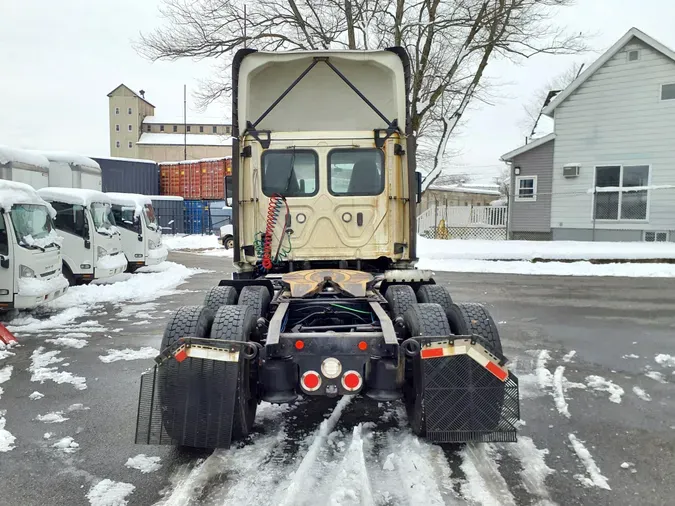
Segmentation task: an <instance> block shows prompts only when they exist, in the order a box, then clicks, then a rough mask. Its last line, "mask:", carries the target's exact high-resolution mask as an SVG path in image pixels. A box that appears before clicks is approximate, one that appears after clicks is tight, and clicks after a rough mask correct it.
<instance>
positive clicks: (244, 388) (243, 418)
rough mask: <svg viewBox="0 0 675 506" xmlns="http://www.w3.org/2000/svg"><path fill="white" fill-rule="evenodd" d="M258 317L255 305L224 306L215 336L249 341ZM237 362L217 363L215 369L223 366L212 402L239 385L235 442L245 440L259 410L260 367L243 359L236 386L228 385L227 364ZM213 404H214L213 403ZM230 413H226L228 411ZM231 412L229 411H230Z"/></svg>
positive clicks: (212, 328) (235, 408) (233, 439)
mask: <svg viewBox="0 0 675 506" xmlns="http://www.w3.org/2000/svg"><path fill="white" fill-rule="evenodd" d="M256 320H257V317H256V315H255V314H254V312H253V308H252V307H251V306H223V307H221V308H220V309H219V310H218V312H217V313H216V317H215V318H214V320H213V326H212V327H211V339H226V340H228V341H242V342H248V341H250V340H251V333H252V332H253V329H254V328H255V325H256ZM231 365H233V364H228V363H223V362H216V363H214V365H213V367H214V369H215V368H217V367H219V368H221V369H222V371H220V372H221V374H220V375H219V376H220V379H222V381H218V385H219V386H216V385H214V387H215V390H214V392H213V397H212V401H211V402H212V403H213V402H217V401H218V399H223V397H224V395H226V393H225V392H224V391H221V390H224V389H228V388H233V387H234V388H236V393H235V401H234V411H233V413H232V436H231V437H232V441H235V440H238V439H243V438H245V437H246V436H248V435H249V433H250V432H251V429H252V428H253V422H254V420H255V413H256V410H257V409H258V368H257V363H256V362H255V360H246V359H243V358H242V359H240V360H239V366H238V370H239V373H238V375H237V380H236V385H232V384H228V378H227V371H226V370H225V367H227V366H231ZM211 405H213V404H211ZM225 414H226V413H225ZM226 415H227V414H226Z"/></svg>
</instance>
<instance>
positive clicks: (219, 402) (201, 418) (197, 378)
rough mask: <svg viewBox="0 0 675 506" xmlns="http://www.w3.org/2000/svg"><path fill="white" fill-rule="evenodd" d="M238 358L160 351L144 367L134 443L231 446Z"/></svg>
mask: <svg viewBox="0 0 675 506" xmlns="http://www.w3.org/2000/svg"><path fill="white" fill-rule="evenodd" d="M202 341H206V340H202ZM228 343H231V344H233V345H241V344H242V343H232V342H228ZM188 349H189V346H188ZM201 349H204V347H201ZM233 351H235V350H230V352H233ZM179 353H180V352H179ZM242 360H246V358H244V357H243V353H242V354H240V355H239V359H238V361H223V360H214V359H210V358H204V359H202V358H187V359H185V358H184V359H183V361H180V362H179V361H178V360H176V358H174V357H170V358H167V357H164V360H161V363H159V364H157V365H155V366H154V367H153V368H152V369H150V370H148V371H146V372H145V373H143V375H142V376H141V389H140V395H139V400H138V416H137V419H136V438H135V442H136V444H149V445H174V446H186V447H191V448H229V447H230V443H231V441H232V429H233V424H234V411H235V400H236V395H237V383H238V376H239V371H240V363H241V361H242Z"/></svg>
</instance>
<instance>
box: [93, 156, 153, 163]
mask: <svg viewBox="0 0 675 506" xmlns="http://www.w3.org/2000/svg"><path fill="white" fill-rule="evenodd" d="M91 159H92V160H94V161H96V160H119V161H121V162H137V163H157V162H155V161H154V160H147V159H145V158H122V157H121V156H92V157H91Z"/></svg>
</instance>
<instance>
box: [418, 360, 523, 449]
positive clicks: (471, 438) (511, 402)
mask: <svg viewBox="0 0 675 506" xmlns="http://www.w3.org/2000/svg"><path fill="white" fill-rule="evenodd" d="M415 362H417V364H416V367H414V369H415V372H416V373H417V374H416V376H418V375H421V377H420V376H418V377H417V378H416V379H417V380H418V381H415V383H416V384H417V385H419V386H421V387H422V390H423V392H421V394H422V399H423V401H422V402H423V413H424V414H423V416H424V425H425V429H426V431H425V432H426V439H428V440H429V441H431V442H434V443H464V442H515V441H516V429H517V425H518V422H519V420H520V402H519V396H518V378H517V377H516V376H515V375H514V374H513V373H511V372H509V375H508V377H507V378H506V380H505V381H502V380H501V379H498V378H497V377H496V376H495V375H494V374H492V373H491V372H490V371H489V370H488V369H486V368H485V367H484V366H482V365H480V364H479V363H478V362H476V361H475V360H473V359H472V358H470V357H469V356H467V355H458V356H452V357H440V358H431V359H426V360H422V359H421V358H420V357H419V356H418V357H416V358H415ZM418 395H419V392H418Z"/></svg>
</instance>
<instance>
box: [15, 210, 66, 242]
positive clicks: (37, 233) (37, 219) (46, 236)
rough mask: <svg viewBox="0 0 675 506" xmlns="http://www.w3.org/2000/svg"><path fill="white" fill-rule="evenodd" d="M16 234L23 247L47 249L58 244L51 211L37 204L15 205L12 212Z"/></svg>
mask: <svg viewBox="0 0 675 506" xmlns="http://www.w3.org/2000/svg"><path fill="white" fill-rule="evenodd" d="M11 219H12V224H13V225H14V232H15V233H16V237H17V239H18V241H19V244H20V245H21V246H23V247H28V248H30V247H33V248H46V247H47V246H51V245H52V244H55V243H56V242H57V235H56V233H55V232H53V229H54V226H53V224H52V218H51V217H50V216H49V211H48V210H47V208H46V207H45V206H42V205H37V204H15V205H14V206H12V212H11Z"/></svg>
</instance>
